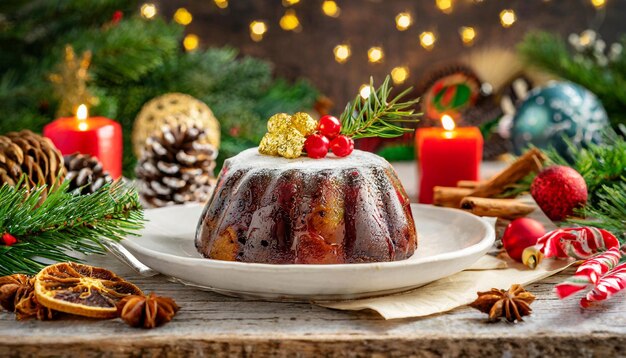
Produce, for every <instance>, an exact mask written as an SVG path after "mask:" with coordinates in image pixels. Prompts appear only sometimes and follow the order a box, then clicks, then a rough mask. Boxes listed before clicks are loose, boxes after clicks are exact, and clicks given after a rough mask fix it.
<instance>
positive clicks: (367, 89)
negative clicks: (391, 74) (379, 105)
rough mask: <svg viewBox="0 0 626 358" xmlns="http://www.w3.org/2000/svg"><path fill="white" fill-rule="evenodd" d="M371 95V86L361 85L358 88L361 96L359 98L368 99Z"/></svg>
mask: <svg viewBox="0 0 626 358" xmlns="http://www.w3.org/2000/svg"><path fill="white" fill-rule="evenodd" d="M371 93H372V86H370V85H368V84H362V85H361V87H359V96H361V98H363V99H368V98H369V97H370V94H371Z"/></svg>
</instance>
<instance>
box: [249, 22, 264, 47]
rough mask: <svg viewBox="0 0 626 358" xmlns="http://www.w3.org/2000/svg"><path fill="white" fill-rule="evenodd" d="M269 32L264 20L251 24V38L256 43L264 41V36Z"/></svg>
mask: <svg viewBox="0 0 626 358" xmlns="http://www.w3.org/2000/svg"><path fill="white" fill-rule="evenodd" d="M266 32H267V24H266V23H265V21H262V20H254V21H252V22H251V23H250V38H251V39H252V41H254V42H259V41H261V40H263V36H264V35H265V33H266Z"/></svg>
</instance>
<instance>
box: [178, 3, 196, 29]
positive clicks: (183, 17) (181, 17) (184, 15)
mask: <svg viewBox="0 0 626 358" xmlns="http://www.w3.org/2000/svg"><path fill="white" fill-rule="evenodd" d="M174 21H176V22H177V23H179V24H181V25H183V26H187V25H189V24H191V21H193V16H192V15H191V13H190V12H189V11H188V10H187V9H185V8H184V7H181V8H179V9H177V10H176V12H175V13H174Z"/></svg>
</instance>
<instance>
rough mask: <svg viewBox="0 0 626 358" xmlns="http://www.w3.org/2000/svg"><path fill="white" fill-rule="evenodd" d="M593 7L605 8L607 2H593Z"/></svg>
mask: <svg viewBox="0 0 626 358" xmlns="http://www.w3.org/2000/svg"><path fill="white" fill-rule="evenodd" d="M591 5H593V7H595V8H596V9H599V8H603V7H604V5H606V0H591Z"/></svg>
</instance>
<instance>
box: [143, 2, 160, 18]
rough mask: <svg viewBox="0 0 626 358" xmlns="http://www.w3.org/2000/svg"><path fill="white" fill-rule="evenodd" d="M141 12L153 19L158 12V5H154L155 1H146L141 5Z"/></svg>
mask: <svg viewBox="0 0 626 358" xmlns="http://www.w3.org/2000/svg"><path fill="white" fill-rule="evenodd" d="M139 13H140V14H141V16H142V17H144V18H146V19H152V18H154V17H155V16H156V14H157V8H156V5H154V4H153V3H145V4H143V5H141V8H140V9H139Z"/></svg>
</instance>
